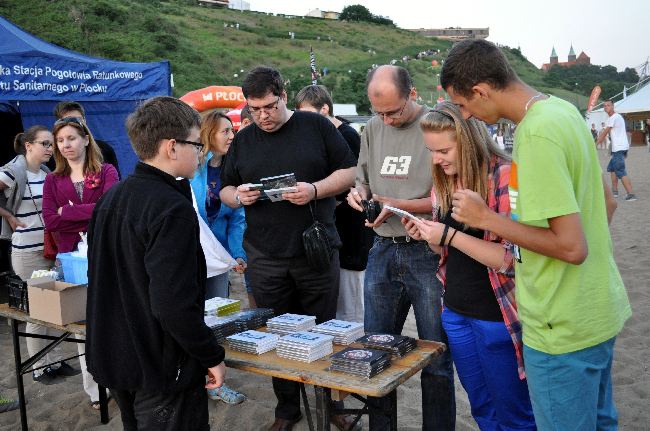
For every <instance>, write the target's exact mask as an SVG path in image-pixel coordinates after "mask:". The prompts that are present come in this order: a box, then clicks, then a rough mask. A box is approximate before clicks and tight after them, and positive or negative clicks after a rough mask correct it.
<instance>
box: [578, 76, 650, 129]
mask: <svg viewBox="0 0 650 431" xmlns="http://www.w3.org/2000/svg"><path fill="white" fill-rule="evenodd" d="M614 110H615V111H616V112H618V113H619V114H623V115H625V116H626V117H633V118H634V119H643V118H650V83H647V84H646V85H644V86H643V87H641V88H640V89H639V90H637V91H636V92H635V93H634V94H631V95H629V96H627V97H626V98H625V99H621V100H619V101H618V102H616V103H614ZM644 114H645V115H644ZM602 121H607V114H606V113H605V112H604V111H603V108H600V109H596V110H593V111H591V112H590V113H589V114H587V123H588V124H589V125H590V126H591V123H595V124H596V126H599V125H600V123H601V122H602Z"/></svg>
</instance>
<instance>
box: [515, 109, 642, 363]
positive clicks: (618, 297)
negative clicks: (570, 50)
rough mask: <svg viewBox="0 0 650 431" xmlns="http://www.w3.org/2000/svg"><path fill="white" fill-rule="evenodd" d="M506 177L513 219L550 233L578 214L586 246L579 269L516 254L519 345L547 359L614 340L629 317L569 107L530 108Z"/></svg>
mask: <svg viewBox="0 0 650 431" xmlns="http://www.w3.org/2000/svg"><path fill="white" fill-rule="evenodd" d="M512 155H513V164H512V172H511V179H510V202H511V206H512V217H513V219H515V220H517V221H519V222H521V223H524V224H527V225H531V226H541V227H548V226H549V225H548V219H549V218H553V217H559V216H563V215H568V214H574V213H580V219H581V222H582V228H583V230H584V235H585V238H586V240H587V245H588V257H587V259H586V260H585V261H584V262H583V263H582V264H581V265H572V264H569V263H566V262H564V261H561V260H558V259H554V258H550V257H547V256H543V255H541V254H537V253H533V252H532V251H529V250H525V249H520V256H521V262H517V263H516V266H515V270H516V283H517V291H516V292H517V305H518V311H519V318H520V320H521V322H522V324H523V338H524V344H526V345H527V346H529V347H532V348H533V349H535V350H539V351H542V352H545V353H549V354H562V353H568V352H574V351H577V350H581V349H585V348H587V347H591V346H594V345H596V344H599V343H601V342H604V341H606V340H608V339H610V338H612V337H614V336H616V335H617V334H618V333H619V332H620V330H621V329H622V327H623V324H624V323H625V321H626V320H627V318H628V317H630V315H631V309H630V303H629V301H628V299H627V293H626V291H625V287H624V286H623V280H622V279H621V275H620V274H619V272H618V268H617V267H616V263H615V262H614V256H613V253H612V241H611V237H610V234H609V227H608V224H607V212H606V207H605V199H604V193H603V185H602V180H601V169H600V164H599V162H598V155H597V153H596V148H595V146H594V142H593V138H592V137H591V133H590V132H589V129H588V127H587V125H586V123H585V122H584V120H583V119H582V117H581V116H580V114H579V113H578V111H577V110H576V108H575V107H574V106H573V105H571V104H570V103H568V102H565V101H563V100H561V99H558V98H555V97H550V98H549V99H547V100H541V101H538V102H537V103H535V104H534V105H533V106H531V108H530V109H529V110H528V113H527V114H526V116H525V117H524V119H523V120H522V122H521V123H520V124H519V126H518V127H517V131H516V134H515V145H514V150H513V154H512Z"/></svg>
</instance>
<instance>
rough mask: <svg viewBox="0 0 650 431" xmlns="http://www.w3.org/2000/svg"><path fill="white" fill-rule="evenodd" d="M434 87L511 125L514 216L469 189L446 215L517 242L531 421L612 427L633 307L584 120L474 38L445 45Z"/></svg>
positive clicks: (610, 204)
mask: <svg viewBox="0 0 650 431" xmlns="http://www.w3.org/2000/svg"><path fill="white" fill-rule="evenodd" d="M441 83H442V85H443V87H444V88H445V90H446V91H447V93H448V94H449V96H450V97H451V99H452V101H453V102H454V103H456V104H457V105H458V106H459V107H460V109H461V111H462V112H463V114H464V115H465V116H466V117H470V116H473V117H476V118H479V119H481V120H483V121H485V122H486V123H488V124H494V123H496V122H497V121H498V120H499V119H500V118H506V119H509V120H511V121H513V122H515V123H517V124H518V127H517V131H516V134H515V145H514V150H513V163H512V173H511V180H510V202H511V207H512V219H507V218H504V217H501V216H499V215H498V214H496V213H493V212H491V211H490V210H489V209H488V207H487V205H486V204H485V202H483V200H482V199H481V198H480V196H479V195H478V194H476V193H473V192H470V191H467V190H461V191H459V192H457V193H456V194H455V195H454V201H453V215H452V216H453V217H454V218H455V219H456V220H458V221H460V222H462V223H465V224H467V225H469V226H472V227H476V228H479V229H484V230H489V231H492V232H494V233H495V234H496V235H498V236H501V237H503V238H506V239H508V240H509V241H511V242H512V243H513V244H516V245H517V246H516V247H515V255H516V257H517V264H516V266H515V270H516V284H517V291H516V294H517V303H518V308H519V317H520V319H521V321H522V325H523V340H524V363H525V369H526V374H527V378H528V387H529V391H530V395H531V400H532V403H533V411H534V413H535V419H536V422H537V426H538V428H539V429H540V430H565V429H566V430H569V429H570V430H578V429H580V430H583V429H584V430H587V429H599V430H600V429H616V426H617V413H616V409H615V407H614V402H613V399H612V383H611V365H612V357H613V348H614V340H615V338H616V335H617V334H618V333H619V332H620V331H621V329H622V327H623V324H624V322H625V320H627V318H628V317H629V316H630V314H631V311H630V305H629V302H628V299H627V294H626V292H625V287H624V286H623V282H622V280H621V276H620V274H619V272H618V269H617V267H616V264H615V262H614V258H613V253H612V242H611V238H610V235H609V229H608V220H609V219H611V216H612V214H613V212H614V209H615V202H614V200H613V197H612V196H611V192H610V191H609V188H608V187H607V186H606V185H605V184H604V181H603V177H602V172H601V169H600V165H599V163H598V157H597V153H596V150H595V148H594V145H593V139H592V137H591V134H590V132H589V129H588V128H587V125H586V123H585V122H584V120H583V119H582V117H581V116H580V114H579V112H578V111H577V110H576V109H575V107H573V106H572V105H571V104H569V103H567V102H565V101H563V100H560V99H557V98H555V97H550V96H547V95H545V94H542V93H540V92H538V91H536V90H535V89H533V88H532V87H530V86H528V85H526V84H525V83H524V82H522V81H521V80H520V79H519V77H518V76H517V75H516V73H515V72H514V71H513V69H512V68H511V67H510V65H509V64H508V61H507V60H506V58H505V56H504V55H503V53H502V52H501V51H500V50H499V48H497V47H496V46H495V45H494V44H492V43H490V42H487V41H484V40H472V41H464V42H460V43H457V44H456V45H454V46H453V48H452V49H451V51H450V53H449V56H448V57H447V60H446V61H445V63H444V65H443V69H442V73H441ZM606 198H607V199H606ZM606 200H607V203H606Z"/></svg>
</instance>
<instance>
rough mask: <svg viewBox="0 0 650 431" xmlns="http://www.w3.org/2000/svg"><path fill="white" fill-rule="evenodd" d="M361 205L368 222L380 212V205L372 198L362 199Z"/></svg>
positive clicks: (371, 221)
mask: <svg viewBox="0 0 650 431" xmlns="http://www.w3.org/2000/svg"><path fill="white" fill-rule="evenodd" d="M361 205H362V206H363V211H364V212H365V213H366V219H367V220H368V222H370V223H374V222H375V219H376V218H377V216H378V215H379V213H380V212H381V205H379V202H375V201H374V200H372V199H370V200H366V199H362V200H361Z"/></svg>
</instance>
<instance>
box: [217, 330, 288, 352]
mask: <svg viewBox="0 0 650 431" xmlns="http://www.w3.org/2000/svg"><path fill="white" fill-rule="evenodd" d="M279 339H280V336H279V335H276V334H269V333H268V332H260V331H253V330H251V331H246V332H241V333H239V334H235V335H231V336H230V337H228V338H227V340H228V346H230V348H231V349H233V350H239V351H242V352H246V353H253V354H255V355H261V354H262V353H266V352H268V351H269V350H273V349H275V346H276V344H277V343H278V340H279Z"/></svg>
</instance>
